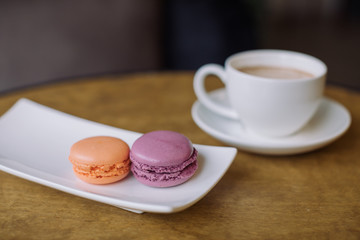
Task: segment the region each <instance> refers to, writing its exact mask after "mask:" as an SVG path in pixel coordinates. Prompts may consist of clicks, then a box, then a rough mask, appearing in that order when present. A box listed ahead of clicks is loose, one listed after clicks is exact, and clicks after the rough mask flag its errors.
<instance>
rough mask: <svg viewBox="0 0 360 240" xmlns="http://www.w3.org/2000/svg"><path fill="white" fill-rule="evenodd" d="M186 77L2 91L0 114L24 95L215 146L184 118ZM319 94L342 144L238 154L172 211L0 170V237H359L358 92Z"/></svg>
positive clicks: (188, 99)
mask: <svg viewBox="0 0 360 240" xmlns="http://www.w3.org/2000/svg"><path fill="white" fill-rule="evenodd" d="M192 79H193V72H178V73H171V72H165V73H143V74H129V75H122V76H103V77H93V78H84V79H77V80H68V81H63V82H58V83H53V84H46V85H42V86H37V87H32V88H27V89H22V90H19V91H15V92H11V93H6V94H2V95H1V96H0V114H3V113H4V112H5V111H6V110H7V109H9V108H10V107H11V106H12V105H13V104H14V103H15V102H16V100H18V99H19V98H21V97H26V98H29V99H31V100H34V101H36V102H39V103H41V104H44V105H47V106H50V107H52V108H55V109H58V110H61V111H64V112H67V113H70V114H73V115H76V116H79V117H82V118H86V119H89V120H93V121H97V122H101V123H104V124H108V125H112V126H115V127H119V128H123V129H128V130H131V131H136V132H148V131H152V130H159V129H168V130H174V131H178V132H181V133H183V134H185V135H186V136H188V137H189V138H190V139H191V140H192V142H194V143H199V144H208V145H219V146H223V144H222V143H221V142H219V141H217V140H215V139H213V138H212V137H210V136H209V135H207V134H206V133H204V132H203V131H202V130H200V129H199V128H198V127H197V126H196V125H195V123H194V122H193V120H192V118H191V115H190V108H191V106H192V104H193V102H194V101H195V100H196V98H195V95H194V92H193V90H192ZM209 82H210V83H209V84H208V85H209V86H208V87H209V88H215V87H218V81H212V80H210V81H209ZM326 95H327V96H328V97H330V98H333V99H335V100H337V101H338V102H340V103H342V104H343V105H345V106H346V107H347V108H348V109H349V110H350V112H351V114H352V121H353V122H352V125H351V127H350V129H349V130H348V132H347V133H346V134H345V135H344V136H343V137H342V138H340V139H339V140H337V141H336V142H334V143H332V144H331V145H329V146H327V147H325V148H322V149H320V150H317V151H314V152H311V153H307V154H301V155H296V156H285V157H284V156H283V157H269V156H262V155H256V154H251V153H247V152H243V151H239V153H238V155H237V156H236V159H235V160H234V162H233V164H232V165H231V167H230V168H229V170H228V172H227V173H226V174H225V176H224V177H223V178H222V180H221V181H220V182H219V183H218V184H217V185H216V186H215V187H214V189H213V190H212V191H210V193H209V194H208V195H207V196H205V197H204V198H203V199H202V200H200V201H199V202H198V203H197V204H195V205H194V206H192V207H190V208H189V209H187V210H185V211H182V212H179V213H175V214H169V215H161V214H151V213H145V214H142V215H139V214H135V213H131V212H128V211H125V210H122V209H119V208H116V207H113V206H109V205H106V204H102V203H98V202H94V201H91V200H87V199H83V198H80V197H76V196H73V195H70V194H67V193H63V192H60V191H57V190H54V189H51V188H48V187H45V186H42V185H39V184H36V183H32V182H29V181H26V180H23V179H20V178H18V177H15V176H12V175H10V174H7V173H4V172H0V199H1V203H0V239H329V238H330V239H359V238H360V184H359V182H360V126H359V124H358V123H359V118H360V94H359V93H357V92H352V91H349V90H345V89H341V88H338V87H330V86H328V87H327V89H326ZM219 161H221V159H219Z"/></svg>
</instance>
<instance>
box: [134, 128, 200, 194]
mask: <svg viewBox="0 0 360 240" xmlns="http://www.w3.org/2000/svg"><path fill="white" fill-rule="evenodd" d="M197 154H198V152H197V150H196V149H195V148H194V147H193V145H192V143H191V141H190V140H189V139H188V138H187V137H185V136H184V135H182V134H180V133H177V132H173V131H165V130H161V131H153V132H149V133H146V134H144V135H142V136H141V137H139V138H138V139H137V140H136V141H135V142H134V143H133V145H132V147H131V149H130V160H131V162H132V164H131V171H132V173H133V175H134V177H135V178H136V179H137V180H138V181H139V182H141V183H143V184H145V185H147V186H151V187H172V186H176V185H179V184H182V183H184V182H186V181H187V180H189V179H190V178H191V177H192V176H193V175H194V174H195V172H196V170H197V168H198V161H197Z"/></svg>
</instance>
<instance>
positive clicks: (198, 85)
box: [194, 63, 239, 119]
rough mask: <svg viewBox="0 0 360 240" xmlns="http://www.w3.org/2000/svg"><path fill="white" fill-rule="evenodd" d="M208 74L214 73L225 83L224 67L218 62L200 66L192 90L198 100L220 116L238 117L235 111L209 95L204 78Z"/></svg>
mask: <svg viewBox="0 0 360 240" xmlns="http://www.w3.org/2000/svg"><path fill="white" fill-rule="evenodd" d="M208 75H215V76H217V77H218V78H220V80H221V81H222V82H223V83H224V84H225V85H226V81H227V79H226V72H225V70H224V68H223V67H222V66H220V65H218V64H212V63H211V64H206V65H204V66H202V67H200V68H199V69H198V70H197V71H196V73H195V76H194V91H195V94H196V96H197V97H198V99H199V101H200V102H201V103H202V104H203V105H204V106H205V107H207V108H208V109H210V110H212V111H213V112H215V113H217V114H220V115H222V116H225V117H228V118H232V119H239V117H238V115H237V113H236V112H235V111H234V110H233V109H231V108H228V107H225V106H223V105H221V104H220V103H218V102H216V101H215V100H214V99H212V98H211V97H209V95H208V94H207V92H206V90H205V79H206V76H208Z"/></svg>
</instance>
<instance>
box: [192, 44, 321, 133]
mask: <svg viewBox="0 0 360 240" xmlns="http://www.w3.org/2000/svg"><path fill="white" fill-rule="evenodd" d="M326 73H327V67H326V65H325V64H324V63H323V62H322V61H320V60H319V59H317V58H315V57H312V56H309V55H306V54H303V53H298V52H292V51H285V50H252V51H245V52H241V53H237V54H234V55H232V56H230V57H229V58H228V59H227V60H226V62H225V68H224V67H222V66H220V65H218V64H206V65H204V66H202V67H201V68H200V69H199V70H198V71H197V72H196V74H195V76H194V90H195V94H196V95H197V97H198V99H199V101H200V102H201V103H202V104H203V105H204V106H205V107H207V108H208V109H209V110H211V111H213V112H215V113H216V114H219V115H222V116H224V117H228V118H232V119H237V120H239V121H241V123H242V124H243V125H244V126H245V128H246V129H247V130H248V131H251V132H254V133H256V134H260V135H264V136H268V137H282V136H287V135H290V134H293V133H295V132H296V131H298V130H299V129H301V128H302V127H303V126H305V125H306V123H307V122H308V121H309V120H310V119H311V117H312V116H313V115H314V113H315V112H316V110H317V109H318V106H319V105H320V102H321V100H322V97H323V90H324V85H325V78H326ZM208 75H216V76H218V77H219V78H220V79H221V81H222V82H223V83H224V84H225V90H226V93H227V97H228V98H229V102H230V105H231V108H227V107H226V106H224V105H221V104H219V103H218V102H215V101H214V100H213V99H212V98H211V97H209V95H208V93H207V92H206V90H205V86H204V83H205V79H206V76H208Z"/></svg>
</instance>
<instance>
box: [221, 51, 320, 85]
mask: <svg viewBox="0 0 360 240" xmlns="http://www.w3.org/2000/svg"><path fill="white" fill-rule="evenodd" d="M260 54H282V55H287V56H290V55H291V56H293V57H298V58H299V57H300V58H306V59H308V60H309V61H313V62H316V64H318V66H319V67H320V68H321V70H320V73H318V74H316V75H315V76H313V77H307V78H298V79H281V80H285V81H284V82H289V81H286V80H291V82H294V81H311V80H314V79H318V78H322V77H324V76H325V75H326V74H327V66H326V64H325V63H324V62H323V61H321V60H320V59H318V58H316V57H314V56H311V55H308V54H306V53H301V52H296V51H290V50H280V49H254V50H247V51H243V52H238V53H235V54H232V55H230V56H229V57H228V58H227V59H226V61H225V68H227V69H230V70H231V71H233V72H236V73H237V74H241V75H245V76H246V77H248V78H252V79H257V80H264V81H279V79H277V78H268V77H259V76H255V75H251V74H247V73H244V72H241V71H239V70H237V69H236V68H235V67H234V66H233V65H232V63H233V62H234V61H235V59H238V58H239V57H241V56H244V55H249V56H251V55H260Z"/></svg>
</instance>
